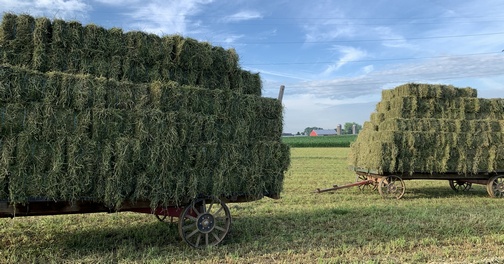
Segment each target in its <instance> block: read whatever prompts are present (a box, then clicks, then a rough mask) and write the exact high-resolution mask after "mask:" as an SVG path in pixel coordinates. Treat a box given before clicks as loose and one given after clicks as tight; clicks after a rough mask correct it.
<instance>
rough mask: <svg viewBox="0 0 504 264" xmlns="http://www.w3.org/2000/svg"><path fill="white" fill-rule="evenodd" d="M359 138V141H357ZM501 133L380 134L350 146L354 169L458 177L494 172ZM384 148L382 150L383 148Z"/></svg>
mask: <svg viewBox="0 0 504 264" xmlns="http://www.w3.org/2000/svg"><path fill="white" fill-rule="evenodd" d="M361 136H362V137H361ZM503 143H504V137H503V133H502V132H481V133H480V134H479V136H478V137H474V133H463V132H461V133H451V132H408V131H406V132H405V131H380V132H369V131H368V132H367V133H362V134H359V137H358V138H357V141H356V142H355V144H352V148H351V152H352V154H351V157H350V162H351V165H352V166H354V167H360V168H367V169H371V170H377V171H380V173H383V172H390V173H394V172H400V173H414V172H424V173H434V172H437V173H444V172H458V173H460V174H462V175H469V174H476V173H480V172H486V171H487V169H489V168H490V169H492V171H495V170H498V169H499V168H498V167H497V165H495V164H496V162H495V157H493V158H491V157H490V155H491V154H492V153H493V154H492V155H494V156H495V151H494V152H490V151H489V148H490V146H502V145H503ZM384 146H386V147H384Z"/></svg>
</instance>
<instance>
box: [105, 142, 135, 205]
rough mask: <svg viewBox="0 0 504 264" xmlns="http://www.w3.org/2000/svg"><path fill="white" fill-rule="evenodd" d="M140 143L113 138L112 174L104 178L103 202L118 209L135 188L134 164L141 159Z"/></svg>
mask: <svg viewBox="0 0 504 264" xmlns="http://www.w3.org/2000/svg"><path fill="white" fill-rule="evenodd" d="M140 148H141V145H140V142H139V141H138V140H135V139H131V138H127V137H120V138H117V139H115V144H114V148H113V154H112V159H113V161H114V162H113V168H112V172H113V173H112V174H111V175H108V176H107V177H106V178H105V179H104V182H105V196H104V203H105V204H106V205H108V206H111V207H113V208H116V209H119V208H120V206H121V204H122V203H123V202H124V201H126V200H128V198H129V197H130V196H131V194H132V193H133V192H134V189H135V178H136V170H135V166H136V164H137V162H138V161H139V160H140V159H141V157H140V153H141V151H140V150H141V149H140Z"/></svg>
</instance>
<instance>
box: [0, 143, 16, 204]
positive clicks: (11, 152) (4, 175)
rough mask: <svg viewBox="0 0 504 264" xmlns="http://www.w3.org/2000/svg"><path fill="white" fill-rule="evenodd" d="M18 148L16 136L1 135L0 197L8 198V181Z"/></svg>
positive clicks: (2, 198)
mask: <svg viewBox="0 0 504 264" xmlns="http://www.w3.org/2000/svg"><path fill="white" fill-rule="evenodd" d="M15 150H16V137H14V136H2V137H0V151H1V152H0V199H1V200H6V199H8V195H9V189H8V182H9V176H10V172H11V167H12V165H14V160H15Z"/></svg>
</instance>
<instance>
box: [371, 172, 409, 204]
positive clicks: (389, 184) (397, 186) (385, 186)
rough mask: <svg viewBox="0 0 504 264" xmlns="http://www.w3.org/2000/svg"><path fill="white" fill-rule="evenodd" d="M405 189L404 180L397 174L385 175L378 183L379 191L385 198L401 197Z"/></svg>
mask: <svg viewBox="0 0 504 264" xmlns="http://www.w3.org/2000/svg"><path fill="white" fill-rule="evenodd" d="M405 191H406V187H405V186H404V181H403V180H402V179H401V178H400V177H397V176H395V175H390V176H387V177H383V178H381V179H380V181H379V183H378V192H380V195H381V196H382V197H383V198H392V197H395V198H396V199H401V197H403V195H404V192H405Z"/></svg>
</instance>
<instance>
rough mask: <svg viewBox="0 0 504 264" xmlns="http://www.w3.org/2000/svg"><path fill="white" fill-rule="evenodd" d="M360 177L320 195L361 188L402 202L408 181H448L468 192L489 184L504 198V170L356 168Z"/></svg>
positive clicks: (491, 191) (492, 192)
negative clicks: (392, 170) (381, 170)
mask: <svg viewBox="0 0 504 264" xmlns="http://www.w3.org/2000/svg"><path fill="white" fill-rule="evenodd" d="M352 169H353V171H354V172H355V173H356V174H357V177H356V181H355V183H351V184H347V185H342V186H338V185H333V187H332V188H327V189H317V190H316V192H318V193H321V192H330V191H336V190H339V189H344V188H350V187H359V189H361V190H364V189H372V190H378V192H379V193H380V195H381V196H382V197H383V198H396V199H401V198H402V197H403V196H404V193H405V191H406V185H405V184H404V181H406V180H448V183H449V185H450V187H451V189H452V190H454V191H455V192H462V191H468V190H470V189H471V187H472V185H473V184H480V185H486V190H487V192H488V195H490V197H496V198H503V197H504V171H497V172H492V173H488V172H481V173H476V174H470V175H461V174H460V173H457V172H446V173H421V172H414V173H386V172H385V173H379V172H378V171H373V170H369V169H362V168H352Z"/></svg>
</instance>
